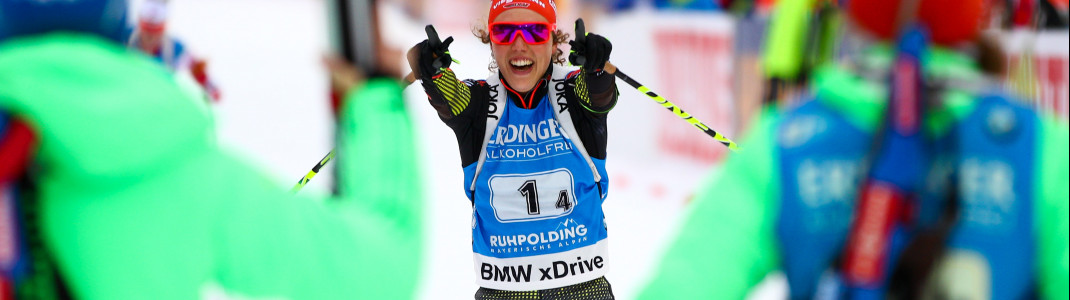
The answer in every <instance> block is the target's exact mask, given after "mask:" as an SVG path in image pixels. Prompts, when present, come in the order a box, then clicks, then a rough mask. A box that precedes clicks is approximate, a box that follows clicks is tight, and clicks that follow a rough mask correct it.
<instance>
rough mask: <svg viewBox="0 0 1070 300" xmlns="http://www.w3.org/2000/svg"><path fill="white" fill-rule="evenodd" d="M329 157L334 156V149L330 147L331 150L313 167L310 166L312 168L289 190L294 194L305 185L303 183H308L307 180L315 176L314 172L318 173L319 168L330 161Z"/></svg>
mask: <svg viewBox="0 0 1070 300" xmlns="http://www.w3.org/2000/svg"><path fill="white" fill-rule="evenodd" d="M331 158H334V149H331V152H328V153H327V156H324V157H323V159H321V160H320V162H319V163H317V164H316V166H315V167H312V170H311V171H308V174H305V177H303V178H301V180H298V181H297V184H296V185H294V187H293V188H291V189H290V192H291V193H294V194H296V193H297V191H300V190H301V188H303V187H305V185H306V184H308V181H309V180H312V177H315V176H316V173H319V171H320V168H323V166H325V165H327V162H329V161H331Z"/></svg>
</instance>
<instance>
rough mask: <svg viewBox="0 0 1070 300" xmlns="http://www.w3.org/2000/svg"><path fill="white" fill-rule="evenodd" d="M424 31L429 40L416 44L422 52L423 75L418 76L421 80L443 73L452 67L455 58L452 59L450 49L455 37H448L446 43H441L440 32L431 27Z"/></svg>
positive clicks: (421, 67) (425, 28) (421, 69)
mask: <svg viewBox="0 0 1070 300" xmlns="http://www.w3.org/2000/svg"><path fill="white" fill-rule="evenodd" d="M424 31H425V32H427V39H426V40H424V41H423V42H420V43H419V44H416V47H417V49H419V51H420V72H421V74H418V75H420V77H421V78H428V77H431V76H434V75H437V74H438V73H440V72H442V69H443V68H449V67H450V63H452V62H453V58H452V57H450V49H449V47H450V43H453V37H452V36H451V37H447V38H446V40H445V41H440V40H439V39H438V32H436V31H435V27H434V26H431V25H427V27H424Z"/></svg>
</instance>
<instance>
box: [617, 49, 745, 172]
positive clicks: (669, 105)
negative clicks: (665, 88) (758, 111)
mask: <svg viewBox="0 0 1070 300" xmlns="http://www.w3.org/2000/svg"><path fill="white" fill-rule="evenodd" d="M605 70H606V72H609V73H610V74H613V75H614V76H617V78H620V79H621V80H624V82H627V83H628V85H630V86H632V87H633V88H635V89H637V90H639V92H641V93H643V94H646V95H647V96H649V97H650V99H652V100H654V102H657V103H658V104H661V106H662V107H664V108H666V109H668V110H669V111H671V112H672V113H673V114H675V115H676V116H677V117H680V118H681V119H684V121H687V122H688V123H691V125H694V126H695V128H698V129H699V130H702V132H705V133H706V134H707V135H709V136H710V137H713V139H715V140H717V141H718V142H721V144H724V145H725V146H728V149H730V150H732V151H738V150H739V145H737V144H736V142H733V141H732V140H730V139H728V138H727V137H725V136H724V135H722V134H720V133H718V132H717V131H714V130H713V129H711V128H710V127H709V126H706V124H703V123H702V121H699V120H698V119H697V118H695V116H692V115H691V114H689V113H687V112H685V111H684V110H683V109H680V107H678V106H676V104H673V103H672V102H669V100H668V99H665V97H662V96H659V95H658V94H657V93H654V91H651V90H650V89H649V88H647V87H646V86H643V85H642V84H640V83H639V82H638V81H635V79H632V78H631V77H628V75H625V74H624V72H621V71H620V69H617V66H614V65H613V64H611V63H609V62H606V67H605Z"/></svg>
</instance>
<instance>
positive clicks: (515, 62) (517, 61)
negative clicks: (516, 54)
mask: <svg viewBox="0 0 1070 300" xmlns="http://www.w3.org/2000/svg"><path fill="white" fill-rule="evenodd" d="M509 65H510V66H512V67H513V70H514V71H516V72H519V73H526V72H528V71H531V68H532V66H533V65H535V62H534V61H532V60H531V59H527V58H514V59H512V60H510V61H509Z"/></svg>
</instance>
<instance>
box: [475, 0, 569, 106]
mask: <svg viewBox="0 0 1070 300" xmlns="http://www.w3.org/2000/svg"><path fill="white" fill-rule="evenodd" d="M491 22H513V23H525V22H544V23H545V22H547V20H546V18H545V17H543V16H542V15H540V14H538V13H536V12H535V11H532V10H528V9H510V10H507V11H505V12H503V13H502V14H500V15H498V17H497V18H495V19H494V20H491ZM488 29H489V28H488ZM556 46H557V44H554V43H553V42H546V43H542V44H538V45H530V44H528V43H527V42H526V41H524V39H523V38H521V37H516V39H515V40H513V43H512V44H508V45H500V44H496V43H491V44H490V52H491V55H493V56H494V61H495V62H496V63H497V64H498V72H500V73H501V74H502V77H504V78H505V81H507V82H509V86H510V87H512V88H513V89H514V90H516V91H517V92H520V93H527V92H530V91H531V90H532V89H533V88H535V83H537V82H539V79H542V75H543V74H544V73H545V72H546V67H548V66H549V65H550V57H551V56H553V53H554V47H556Z"/></svg>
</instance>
